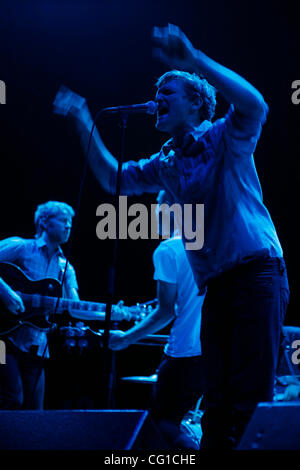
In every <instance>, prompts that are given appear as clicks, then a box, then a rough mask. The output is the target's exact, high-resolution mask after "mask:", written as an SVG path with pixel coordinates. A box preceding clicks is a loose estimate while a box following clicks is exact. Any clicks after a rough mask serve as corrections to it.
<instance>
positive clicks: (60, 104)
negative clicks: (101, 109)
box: [53, 85, 89, 120]
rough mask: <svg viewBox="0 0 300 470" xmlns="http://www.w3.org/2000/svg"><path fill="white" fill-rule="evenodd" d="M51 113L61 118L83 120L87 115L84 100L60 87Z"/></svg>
mask: <svg viewBox="0 0 300 470" xmlns="http://www.w3.org/2000/svg"><path fill="white" fill-rule="evenodd" d="M53 112H54V113H55V114H59V115H61V116H68V117H72V118H75V119H81V120H82V119H84V118H85V117H87V116H88V115H89V111H88V107H87V104H86V100H85V98H83V97H82V96H80V95H78V94H77V93H74V92H73V91H72V90H70V89H69V88H67V87H66V86H64V85H62V86H61V87H60V88H59V90H58V92H57V94H56V97H55V99H54V102H53Z"/></svg>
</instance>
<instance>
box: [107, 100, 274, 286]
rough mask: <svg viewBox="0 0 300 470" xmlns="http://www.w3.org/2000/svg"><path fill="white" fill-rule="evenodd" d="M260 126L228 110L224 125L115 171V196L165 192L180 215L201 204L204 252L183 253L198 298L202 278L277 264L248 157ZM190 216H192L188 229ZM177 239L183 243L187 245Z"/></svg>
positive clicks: (206, 127)
mask: <svg viewBox="0 0 300 470" xmlns="http://www.w3.org/2000/svg"><path fill="white" fill-rule="evenodd" d="M266 114H267V106H266ZM264 121H265V118H264V119H262V120H258V119H253V118H249V117H247V116H244V115H242V114H241V113H240V112H238V111H237V110H236V109H234V107H233V106H232V105H231V106H230V108H229V111H228V113H227V114H226V116H225V118H222V119H218V120H217V121H215V122H214V123H213V124H212V123H211V122H208V121H204V122H203V123H202V124H201V125H200V126H199V127H198V128H196V129H195V130H194V131H193V132H191V133H188V134H187V135H186V136H185V139H184V142H183V145H182V147H181V148H176V147H175V146H174V142H173V140H172V139H171V140H169V141H168V142H167V143H166V144H164V145H163V147H162V149H161V151H160V152H159V153H157V154H155V155H153V156H152V157H151V158H150V159H142V160H139V161H138V162H134V161H130V162H126V163H125V164H124V165H123V168H122V194H127V195H133V194H138V195H139V194H142V193H144V192H151V193H152V192H158V191H160V190H161V189H166V190H168V191H169V192H170V193H171V194H172V195H173V197H174V200H175V202H177V203H179V204H180V205H181V206H182V211H183V210H184V207H183V206H184V204H191V203H193V204H204V245H203V247H202V248H201V249H199V250H187V256H188V258H189V261H190V264H191V266H192V269H193V273H194V277H195V280H196V282H197V285H198V287H199V290H200V293H201V294H202V293H203V292H204V291H205V287H206V285H207V281H208V280H209V279H210V278H213V277H215V276H217V275H219V274H221V273H222V272H223V271H225V270H227V269H230V268H232V267H233V266H235V265H236V264H239V263H243V262H246V261H248V260H250V259H252V258H256V257H261V256H263V257H264V256H271V257H282V248H281V245H280V242H279V239H278V237H277V234H276V230H275V227H274V224H273V222H272V219H271V217H270V214H269V212H268V210H267V208H266V207H265V205H264V203H263V196H262V191H261V186H260V182H259V179H258V175H257V172H256V168H255V163H254V158H253V152H254V150H255V148H256V144H257V141H258V139H259V137H260V134H261V129H262V124H263V123H264ZM114 178H115V175H114V176H113V179H112V181H111V182H110V185H111V188H115V179H114ZM194 217H195V211H193V227H194V226H195V225H196V220H194ZM197 229H199V230H200V229H201V227H198V228H197ZM202 229H203V227H202ZM182 232H183V233H182V237H183V241H184V242H190V240H186V238H185V234H184V229H183V230H182Z"/></svg>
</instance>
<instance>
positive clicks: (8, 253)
mask: <svg viewBox="0 0 300 470" xmlns="http://www.w3.org/2000/svg"><path fill="white" fill-rule="evenodd" d="M0 262H9V263H13V264H15V265H17V266H18V267H19V268H21V269H22V271H24V273H25V274H26V275H27V276H28V277H29V278H31V279H32V280H38V279H44V278H46V277H47V278H52V279H57V280H58V281H60V282H61V281H62V276H63V272H64V269H65V266H66V258H65V256H64V254H63V252H62V249H61V248H60V247H59V248H58V249H57V251H56V252H55V253H54V254H53V256H52V257H51V258H49V256H48V249H47V245H46V243H45V241H44V240H42V239H41V238H38V239H24V238H20V237H11V238H7V239H5V240H2V241H0ZM73 289H76V290H77V289H78V284H77V280H76V274H75V271H74V268H73V266H72V265H71V264H70V263H68V267H67V271H66V275H65V280H64V285H63V292H62V296H63V297H65V298H72V295H73V294H72V292H73ZM9 339H10V340H11V341H12V343H14V345H15V346H16V347H17V348H19V349H21V350H22V351H24V352H31V353H34V354H36V355H38V356H42V355H43V353H44V350H45V347H46V344H47V335H46V333H45V332H43V331H39V330H37V329H36V328H32V327H30V326H27V325H23V326H21V327H19V328H17V329H16V330H15V331H14V332H13V333H11V334H10V336H9ZM48 356H49V352H48V350H47V351H46V353H45V357H48Z"/></svg>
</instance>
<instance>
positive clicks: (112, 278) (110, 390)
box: [103, 110, 128, 408]
mask: <svg viewBox="0 0 300 470" xmlns="http://www.w3.org/2000/svg"><path fill="white" fill-rule="evenodd" d="M120 117H121V129H122V131H121V132H122V134H121V152H120V158H119V161H118V171H117V181H116V192H115V195H114V202H115V208H116V238H115V240H114V243H113V257H112V264H111V266H110V269H109V278H108V302H107V304H106V309H105V320H104V332H103V351H104V366H103V367H104V385H105V387H104V392H105V397H104V399H105V402H106V406H107V408H111V407H112V405H113V403H114V382H115V351H112V350H111V349H109V347H108V344H109V332H110V327H111V310H112V304H113V300H114V296H115V287H116V266H117V256H118V248H119V196H120V191H121V178H122V164H123V161H124V153H125V132H126V128H127V120H128V111H126V110H120Z"/></svg>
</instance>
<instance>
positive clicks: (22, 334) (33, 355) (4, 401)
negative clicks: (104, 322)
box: [0, 201, 100, 410]
mask: <svg viewBox="0 0 300 470" xmlns="http://www.w3.org/2000/svg"><path fill="white" fill-rule="evenodd" d="M73 216H74V211H73V209H72V207H70V206H69V205H68V204H66V203H63V202H57V201H48V202H46V203H44V204H41V205H39V206H38V207H37V209H36V212H35V215H34V223H35V227H36V234H35V238H33V239H24V238H20V237H11V238H7V239H5V240H2V241H1V242H0V262H10V263H13V264H15V265H17V266H18V267H20V268H21V269H22V270H23V271H24V273H25V274H26V275H27V276H28V277H30V278H31V279H33V280H37V279H43V278H46V277H47V278H54V279H57V280H58V281H60V282H61V281H62V278H63V274H64V270H65V266H66V258H65V256H64V254H63V252H62V249H61V245H63V244H64V243H66V242H67V241H68V239H69V236H70V231H71V227H72V218H73ZM62 297H64V298H70V299H74V300H79V296H78V284H77V280H76V275H75V270H74V268H73V266H72V265H71V264H69V263H68V265H67V269H66V273H65V278H64V283H63V291H62ZM0 298H1V300H2V301H3V303H4V305H5V306H6V307H7V308H8V310H10V311H11V314H12V315H18V313H19V312H23V311H24V305H23V302H22V299H21V297H20V296H19V295H18V294H17V293H16V292H14V291H13V290H12V288H11V287H10V286H9V285H8V284H7V283H6V282H4V280H2V279H0ZM97 315H100V314H99V313H97V312H94V313H93V314H92V317H91V313H89V314H86V317H84V314H83V315H82V316H81V318H83V319H87V320H88V319H94V320H95V319H97ZM5 341H6V364H5V365H1V366H0V409H20V408H22V409H31V410H41V409H43V402H44V389H45V373H44V368H43V358H44V357H46V358H47V357H49V352H48V347H47V334H46V332H45V331H41V330H38V329H36V328H33V327H31V326H28V325H22V326H20V327H19V328H17V329H16V330H14V331H13V332H11V333H10V334H9V336H8V337H7V338H6V339H5Z"/></svg>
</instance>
